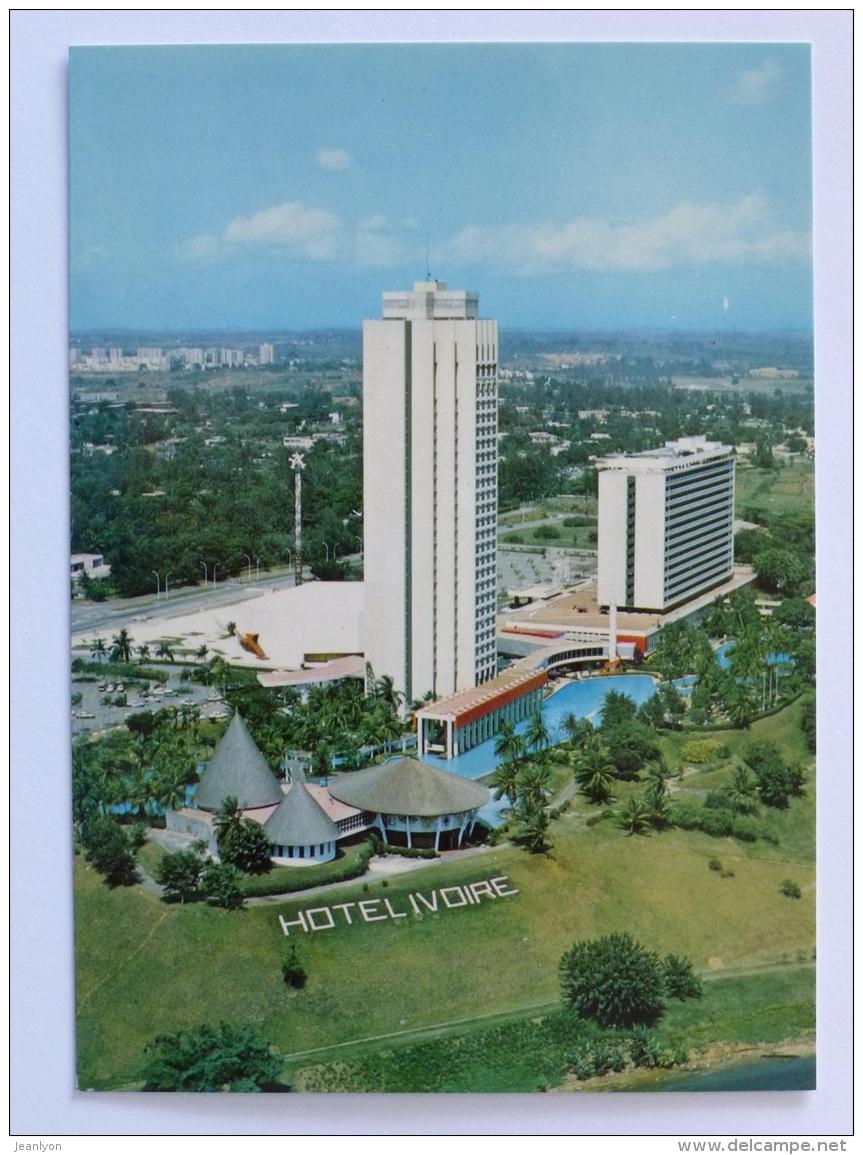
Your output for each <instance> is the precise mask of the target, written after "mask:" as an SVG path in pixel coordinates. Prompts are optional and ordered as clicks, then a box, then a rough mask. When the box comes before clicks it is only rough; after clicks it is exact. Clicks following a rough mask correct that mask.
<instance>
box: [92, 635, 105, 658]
mask: <svg viewBox="0 0 863 1155" xmlns="http://www.w3.org/2000/svg"><path fill="white" fill-rule="evenodd" d="M107 653H108V647H107V646H106V645H105V639H104V638H96V639H95V640H94V641H93V642H91V643H90V657H91V658H98V660H99V661H100V662H102V661H104V659H105V657H106V655H107Z"/></svg>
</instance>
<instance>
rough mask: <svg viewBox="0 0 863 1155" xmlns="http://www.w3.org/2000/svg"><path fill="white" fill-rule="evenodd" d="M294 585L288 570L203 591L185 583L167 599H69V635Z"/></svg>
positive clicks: (175, 614) (213, 605)
mask: <svg viewBox="0 0 863 1155" xmlns="http://www.w3.org/2000/svg"><path fill="white" fill-rule="evenodd" d="M293 584H294V576H293V574H292V573H280V574H267V575H266V576H265V577H261V579H260V580H259V581H256V580H255V579H254V578H253V579H252V581H251V583H249V582H246V581H242V582H241V581H237V580H234V579H231V580H229V581H225V582H219V584H218V585H217V586H215V587H213V586H209V587H208V588H207V589H206V590H205V589H202V588H199V587H197V586H191V587H189V586H186V587H184V588H183V589H179V590H177V592H176V593H173V592H171V593H169V595H168V597H167V598H161V597H160V598H159V599H158V601H157V600H156V597H155V595H154V594H151V595H149V596H145V597H139V598H122V599H116V600H112V601H109V602H73V603H72V611H71V624H72V636H73V637H74V636H75V635H77V634H92V633H93V631H94V630H103V629H104V630H113V631H117V630H119V629H121V628H122V627H123V626H130V625H132V624H133V623H134V622H140V621H144V620H146V619H147V618H150V617H157V616H158V617H160V618H173V617H180V616H181V615H182V614H189V613H192V612H193V611H195V610H203V609H213V608H216V607H218V606H226V605H230V604H231V603H233V602H238V601H245V600H246V599H247V598H257V597H260V596H261V595H262V594H264V593H267V591H268V590H273V589H283V588H284V587H286V586H292V585H293Z"/></svg>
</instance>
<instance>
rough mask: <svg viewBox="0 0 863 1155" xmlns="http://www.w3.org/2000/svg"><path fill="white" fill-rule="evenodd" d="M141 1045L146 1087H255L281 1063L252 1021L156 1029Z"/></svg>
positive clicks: (274, 1076)
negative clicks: (167, 1031) (159, 1032)
mask: <svg viewBox="0 0 863 1155" xmlns="http://www.w3.org/2000/svg"><path fill="white" fill-rule="evenodd" d="M145 1050H146V1052H147V1054H148V1056H149V1058H148V1060H147V1063H146V1065H145V1067H144V1070H143V1072H142V1075H143V1081H144V1090H145V1091H260V1090H262V1089H263V1087H264V1086H266V1085H267V1084H268V1083H272V1082H274V1081H275V1080H276V1079H277V1078H278V1076H279V1074H280V1072H281V1069H282V1065H283V1063H284V1059H283V1058H282V1056H281V1055H280V1054H279V1053H278V1051H276V1049H275V1048H274V1047H272V1046H271V1045H270V1044H269V1042H268V1041H267V1040H266V1039H264V1038H262V1037H261V1036H260V1035H259V1034H258V1033H257V1031H256V1030H255V1028H254V1027H248V1026H246V1027H232V1026H230V1025H229V1024H228V1023H219V1025H218V1027H211V1026H209V1025H208V1024H202V1025H201V1026H198V1027H192V1028H191V1029H189V1030H186V1031H179V1032H177V1033H176V1034H173V1035H159V1037H158V1038H156V1039H155V1040H154V1041H153V1042H152V1043H150V1044H149V1045H148V1046H147V1047H146V1048H145Z"/></svg>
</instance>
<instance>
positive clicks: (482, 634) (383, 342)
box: [363, 281, 498, 701]
mask: <svg viewBox="0 0 863 1155" xmlns="http://www.w3.org/2000/svg"><path fill="white" fill-rule="evenodd" d="M497 356H498V339H497V322H496V321H488V320H480V319H479V300H478V297H477V294H476V293H466V292H463V291H454V290H452V289H449V288H447V286H446V285H445V284H443V283H442V282H440V281H421V282H418V283H417V284H415V285H414V288H413V290H412V291H409V292H398V293H384V297H383V316H382V318H381V319H380V320H373V321H366V322H365V323H364V326H363V425H364V430H365V444H364V453H363V487H364V504H363V508H364V511H365V515H364V516H365V565H364V569H365V591H366V594H365V597H366V605H365V628H364V634H365V652H366V657H367V659H368V661H369V662H370V663H371V665H372V668H373V670H374V672H375V674H376V675H377V676H380V675H382V674H389V675H390V676H391V677H392V678H393V679H394V681H395V684H396V687H397V689H398V690H400V691H401V692H402V693H403V694H405V695H406V697H407V699H408V701H410V700H412V699H414V698H418V697H421V696H422V695H424V694H425V693H427V692H429V691H432V692H433V693H435V694H437V695H438V696H441V695H447V694H452V693H454V692H456V691H459V690H464V689H469V688H471V687H474V686H476V685H478V684H480V683H483V682H486V681H488V680H489V679H490V678H492V677H493V676H494V674H495V672H496V666H497V653H496V645H495V600H496V549H497Z"/></svg>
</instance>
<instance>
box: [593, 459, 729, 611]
mask: <svg viewBox="0 0 863 1155" xmlns="http://www.w3.org/2000/svg"><path fill="white" fill-rule="evenodd" d="M596 468H597V471H598V483H599V526H598V531H599V546H598V554H599V557H598V573H597V600H598V601H599V604H600V605H606V606H610V605H612V604H616V605H618V606H621V607H626V608H629V609H638V610H666V609H671V608H672V607H673V606H677V605H679V604H680V603H681V602H685V601H688V600H689V599H690V598H693V597H696V596H697V595H698V594H701V593H704V592H705V591H707V590H709V589H710V588H711V587H713V586H716V585H719V584H721V583H722V582H723V581H726V580H727V579H728V578H730V577H731V574H732V568H733V562H734V455H733V452H732V450H731V449H730V447H729V446H727V445H720V444H719V443H718V442H715V441H708V440H707V438H706V437H681V438H680V440H678V441H667V442H666V443H665V445H664V446H663V447H662V448H661V449H649V450H647V451H645V452H644V453H632V454H618V455H615V456H610V457H603V458H600V459H599V460H598V461H597V462H596Z"/></svg>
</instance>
